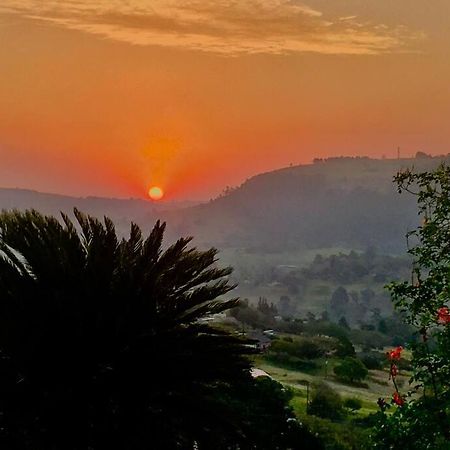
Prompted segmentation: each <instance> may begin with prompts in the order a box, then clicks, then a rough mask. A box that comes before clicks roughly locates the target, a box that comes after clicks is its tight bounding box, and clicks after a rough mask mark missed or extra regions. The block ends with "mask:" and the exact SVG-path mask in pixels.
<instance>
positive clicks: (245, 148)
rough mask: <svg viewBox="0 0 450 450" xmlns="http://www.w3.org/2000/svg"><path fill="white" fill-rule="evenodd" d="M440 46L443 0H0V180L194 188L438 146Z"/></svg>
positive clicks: (442, 113)
mask: <svg viewBox="0 0 450 450" xmlns="http://www.w3.org/2000/svg"><path fill="white" fill-rule="evenodd" d="M43 4H44V5H43ZM149 5H151V7H149ZM449 56H450V2H449V1H448V0H433V1H432V2H430V1H429V0H396V1H395V2H392V0H377V1H376V2H375V1H374V2H368V1H366V0H346V1H343V0H305V1H304V2H300V1H295V0H247V1H243V2H233V1H231V0H215V1H211V0H197V1H195V0H190V1H188V0H176V1H175V0H153V1H151V2H150V1H149V0H129V1H127V2H124V1H119V0H99V1H96V2H91V1H88V0H71V1H65V0H58V1H56V0H46V1H45V2H42V1H39V0H2V2H1V4H0V186H7V187H16V186H17V187H24V188H32V189H37V190H41V191H50V192H60V193H65V194H73V195H103V196H118V197H130V196H133V197H144V196H145V195H146V191H147V189H148V187H149V186H150V185H152V184H158V185H161V187H163V189H164V190H165V191H166V193H167V197H166V198H168V199H189V198H190V199H199V198H210V197H211V196H214V195H217V194H218V193H220V192H221V191H222V189H223V188H224V187H225V186H227V185H237V184H240V183H241V182H242V181H244V180H245V178H247V177H249V176H251V175H253V174H256V173H258V172H261V171H267V170H270V169H273V168H278V167H282V166H286V165H289V164H290V163H293V164H298V163H306V162H308V161H310V160H311V159H312V158H313V157H316V156H317V157H324V156H331V155H341V154H345V155H369V156H382V155H383V154H384V155H386V156H388V157H393V156H395V155H396V148H397V146H398V145H399V146H401V148H402V152H403V155H405V156H406V155H411V154H414V153H415V152H416V151H418V150H424V151H427V152H430V153H447V152H450V145H449V143H450V139H449V138H450V127H449V126H448V117H450V87H449V81H448V80H450V58H449Z"/></svg>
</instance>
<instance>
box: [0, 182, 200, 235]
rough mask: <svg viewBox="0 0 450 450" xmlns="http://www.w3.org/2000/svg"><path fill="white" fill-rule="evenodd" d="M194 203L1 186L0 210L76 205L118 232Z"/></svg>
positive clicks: (55, 212)
mask: <svg viewBox="0 0 450 450" xmlns="http://www.w3.org/2000/svg"><path fill="white" fill-rule="evenodd" d="M196 203H197V202H162V203H155V202H152V201H146V200H140V199H115V198H102V197H70V196H65V195H58V194H48V193H41V192H37V191H32V190H27V189H7V188H0V210H11V209H19V210H25V209H36V210H38V211H41V212H42V213H44V214H52V215H59V213H60V212H61V211H62V212H65V213H68V214H71V213H72V211H73V209H74V208H75V207H76V208H78V209H80V210H81V211H83V212H85V213H87V214H91V215H93V216H96V217H99V218H102V217H103V216H108V217H111V218H112V219H113V220H114V222H115V223H116V225H117V227H118V229H119V230H120V231H121V232H126V231H127V230H128V229H129V225H130V221H134V222H137V223H139V224H140V225H141V226H143V227H146V228H149V227H151V226H153V223H154V221H155V220H157V219H158V218H159V217H160V216H161V215H162V212H163V211H165V210H171V209H173V208H186V207H188V206H192V205H194V204H196Z"/></svg>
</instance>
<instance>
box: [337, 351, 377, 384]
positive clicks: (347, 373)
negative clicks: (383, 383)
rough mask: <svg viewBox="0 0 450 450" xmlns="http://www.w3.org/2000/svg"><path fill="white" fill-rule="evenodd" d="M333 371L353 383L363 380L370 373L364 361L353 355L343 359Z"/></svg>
mask: <svg viewBox="0 0 450 450" xmlns="http://www.w3.org/2000/svg"><path fill="white" fill-rule="evenodd" d="M333 371H334V373H335V374H336V376H337V377H338V378H341V379H342V380H346V381H350V382H351V383H354V382H361V381H362V380H364V379H365V378H366V377H367V375H368V373H369V371H368V370H367V367H366V366H365V365H364V364H363V363H362V361H360V360H359V359H357V358H351V357H347V358H345V359H343V360H342V361H341V362H340V363H339V364H338V365H337V366H336V367H335V368H334V369H333Z"/></svg>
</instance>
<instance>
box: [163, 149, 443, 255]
mask: <svg viewBox="0 0 450 450" xmlns="http://www.w3.org/2000/svg"><path fill="white" fill-rule="evenodd" d="M446 158H447V157H435V158H431V157H426V155H424V154H420V155H419V157H418V158H415V159H399V160H375V159H369V158H330V159H327V160H316V161H315V163H314V164H311V165H304V166H295V167H288V168H285V169H281V170H276V171H273V172H268V173H264V174H260V175H258V176H255V177H253V178H251V179H249V180H248V181H246V182H245V183H244V184H242V186H240V187H239V188H237V189H233V190H231V191H230V192H228V193H227V194H226V195H224V196H222V197H220V198H217V199H215V200H213V201H211V202H209V203H207V204H202V205H198V206H195V207H193V208H189V209H187V210H185V211H183V212H181V213H180V211H172V212H169V213H168V215H167V217H168V218H170V220H169V222H170V223H171V224H172V226H173V227H174V228H175V229H176V231H177V232H178V233H181V234H191V235H194V236H196V238H197V240H199V241H200V242H202V243H205V244H207V245H216V246H218V247H219V248H228V247H238V248H245V249H249V250H255V251H258V252H261V251H263V252H266V253H270V252H280V251H287V252H289V251H292V250H293V249H315V248H325V247H344V248H351V249H365V248H367V247H368V246H372V245H373V246H376V247H378V248H380V249H382V250H383V251H385V252H388V253H393V252H394V253H395V252H404V251H405V237H404V236H405V233H406V232H407V231H408V230H410V229H411V228H414V227H415V226H416V225H417V224H418V217H417V209H416V203H415V198H414V197H413V196H411V195H405V194H403V195H399V194H398V192H397V189H396V186H394V184H393V182H392V180H393V176H394V175H395V174H396V173H397V172H398V171H399V170H401V169H405V168H407V167H415V168H417V169H418V170H430V169H432V168H434V167H436V166H437V165H438V164H439V163H440V162H441V161H442V160H445V159H446Z"/></svg>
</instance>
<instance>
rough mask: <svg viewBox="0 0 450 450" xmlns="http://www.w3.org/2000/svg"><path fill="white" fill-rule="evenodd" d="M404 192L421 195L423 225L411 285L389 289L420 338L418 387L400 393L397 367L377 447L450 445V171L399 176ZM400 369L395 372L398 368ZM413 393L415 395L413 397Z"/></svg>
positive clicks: (414, 248) (415, 237) (415, 347)
mask: <svg viewBox="0 0 450 450" xmlns="http://www.w3.org/2000/svg"><path fill="white" fill-rule="evenodd" d="M395 181H396V182H397V184H398V188H399V192H404V191H407V192H410V193H413V194H415V195H416V196H417V201H418V207H419V214H420V215H421V218H422V221H423V222H422V225H421V226H420V227H418V228H417V229H416V230H414V231H412V232H410V233H409V234H408V240H409V243H410V245H411V246H410V249H409V251H408V253H409V254H410V255H411V256H412V258H413V267H412V277H411V280H410V281H405V282H396V283H392V284H391V285H390V286H389V289H390V291H391V294H392V297H393V300H394V303H395V306H396V307H397V309H398V310H400V311H401V312H402V313H403V314H404V315H405V316H406V318H407V321H408V323H409V324H410V325H412V326H414V327H415V328H416V330H417V332H418V333H417V334H418V335H419V336H420V339H418V340H417V341H416V342H414V343H412V344H411V349H412V352H413V357H412V366H413V376H412V379H411V381H412V385H411V389H410V391H409V392H404V393H400V392H399V391H398V388H397V385H396V384H395V376H392V372H395V373H396V371H397V369H398V368H397V366H396V364H395V361H393V362H392V363H391V377H392V378H393V379H394V385H395V391H396V392H394V397H393V398H394V402H395V403H396V404H397V405H398V406H396V411H395V412H394V413H393V414H389V415H387V414H385V412H384V411H385V410H386V409H387V408H388V407H389V406H390V405H389V403H384V402H381V407H382V413H380V421H379V423H378V427H377V429H376V432H375V442H376V445H377V448H383V449H385V448H386V449H387V448H393V447H395V446H397V445H398V446H401V447H402V448H404V449H424V448H433V449H448V448H449V447H450V312H449V298H450V296H449V294H450V259H449V254H450V167H448V166H447V165H441V166H439V167H438V168H437V169H436V170H435V171H432V172H422V173H414V172H412V171H410V170H406V171H404V172H401V173H399V174H398V175H397V176H396V178H395ZM392 366H394V368H392ZM411 394H415V395H414V396H411Z"/></svg>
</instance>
